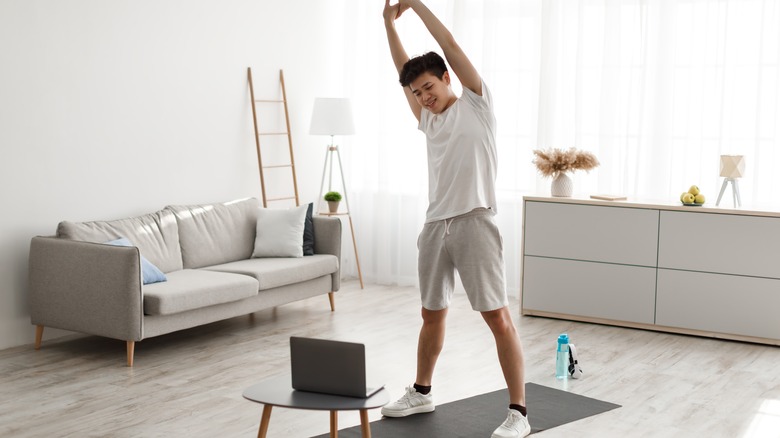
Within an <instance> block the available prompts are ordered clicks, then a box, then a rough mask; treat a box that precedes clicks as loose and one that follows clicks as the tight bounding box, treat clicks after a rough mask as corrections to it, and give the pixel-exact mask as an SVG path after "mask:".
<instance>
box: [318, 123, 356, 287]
mask: <svg viewBox="0 0 780 438" xmlns="http://www.w3.org/2000/svg"><path fill="white" fill-rule="evenodd" d="M334 153H335V155H336V159H338V161H339V172H340V173H341V186H342V188H343V189H344V204H345V205H346V206H347V210H346V211H344V212H335V213H331V212H329V211H320V212H319V213H318V214H320V215H322V216H347V217H348V218H349V230H350V232H351V233H352V247H353V248H354V249H355V263H356V264H357V270H358V279H359V280H360V288H361V289H363V273H362V272H361V271H360V257H359V256H358V249H357V241H356V240H355V226H354V225H353V224H352V214H350V210H349V198H348V197H347V183H346V182H345V181H344V168H343V167H342V166H341V154H340V153H339V147H338V146H337V145H334V144H333V136H332V135H331V140H330V145H329V146H328V149H327V151H326V152H325V166H324V168H323V169H322V182H321V183H320V195H319V196H318V197H317V210H319V206H320V204H322V193H323V189H324V188H325V175H326V174H328V191H330V189H331V185H332V182H333V154H334Z"/></svg>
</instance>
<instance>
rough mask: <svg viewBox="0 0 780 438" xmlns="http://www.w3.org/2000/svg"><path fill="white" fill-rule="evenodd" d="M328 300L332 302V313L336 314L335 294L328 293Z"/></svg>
mask: <svg viewBox="0 0 780 438" xmlns="http://www.w3.org/2000/svg"><path fill="white" fill-rule="evenodd" d="M328 300H329V301H330V311H331V312H335V311H336V302H335V301H334V298H333V292H328Z"/></svg>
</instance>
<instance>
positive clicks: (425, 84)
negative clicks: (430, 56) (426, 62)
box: [409, 72, 457, 114]
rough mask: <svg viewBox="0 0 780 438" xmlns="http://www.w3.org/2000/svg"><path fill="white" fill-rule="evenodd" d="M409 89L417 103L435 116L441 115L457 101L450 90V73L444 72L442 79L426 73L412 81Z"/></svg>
mask: <svg viewBox="0 0 780 438" xmlns="http://www.w3.org/2000/svg"><path fill="white" fill-rule="evenodd" d="M409 88H410V89H411V90H412V93H413V94H414V97H415V98H417V103H419V104H420V106H422V107H423V108H426V109H427V110H428V111H430V112H432V113H434V114H439V113H441V112H442V111H444V110H445V109H447V108H449V107H450V105H452V104H453V103H455V101H456V100H457V97H456V96H455V94H454V93H453V92H452V88H450V74H449V72H444V75H442V78H441V79H439V78H437V77H436V75H434V74H432V73H428V72H425V73H423V74H421V75H420V76H418V77H417V79H415V80H414V81H412V83H411V84H409Z"/></svg>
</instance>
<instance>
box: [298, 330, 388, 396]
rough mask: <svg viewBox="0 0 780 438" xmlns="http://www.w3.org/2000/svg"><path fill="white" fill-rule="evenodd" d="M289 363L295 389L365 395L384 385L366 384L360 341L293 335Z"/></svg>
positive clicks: (370, 394) (362, 348)
mask: <svg viewBox="0 0 780 438" xmlns="http://www.w3.org/2000/svg"><path fill="white" fill-rule="evenodd" d="M290 364H291V368H292V387H293V389H296V390H298V391H309V392H319V393H323V394H333V395H345V396H349V397H361V398H368V397H371V396H372V395H374V394H375V393H376V392H377V391H379V390H380V389H382V388H383V387H384V385H379V386H375V387H371V388H368V387H367V386H366V347H365V345H363V344H357V343H353V342H342V341H330V340H326V339H314V338H301V337H296V336H292V337H290Z"/></svg>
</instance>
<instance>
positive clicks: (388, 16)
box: [382, 0, 422, 122]
mask: <svg viewBox="0 0 780 438" xmlns="http://www.w3.org/2000/svg"><path fill="white" fill-rule="evenodd" d="M405 9H406V8H402V6H401V4H400V3H397V4H395V5H392V6H391V5H390V0H385V9H384V11H382V17H383V18H384V20H385V31H386V32H387V43H388V44H389V45H390V55H392V57H393V64H395V69H396V72H397V73H401V69H402V68H403V66H404V64H406V62H407V61H409V55H407V54H406V50H405V49H404V46H403V44H401V38H400V37H399V36H398V32H397V31H396V30H395V20H396V19H397V18H398V17H400V16H401V14H402V13H403V11H404V10H405ZM403 88H404V94H405V95H406V101H407V102H408V103H409V108H410V109H411V110H412V113H414V117H416V118H417V121H418V122H419V121H420V112H421V111H422V107H420V104H419V103H417V99H416V98H415V97H414V94H412V90H411V89H410V88H409V87H403Z"/></svg>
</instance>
